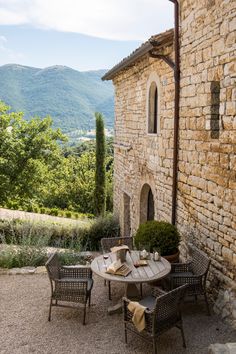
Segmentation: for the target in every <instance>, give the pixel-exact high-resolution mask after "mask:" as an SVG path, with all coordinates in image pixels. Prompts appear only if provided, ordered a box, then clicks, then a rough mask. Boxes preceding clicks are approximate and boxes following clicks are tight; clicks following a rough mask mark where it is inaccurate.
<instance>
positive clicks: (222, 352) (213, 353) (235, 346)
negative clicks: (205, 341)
mask: <svg viewBox="0 0 236 354" xmlns="http://www.w3.org/2000/svg"><path fill="white" fill-rule="evenodd" d="M208 354H236V343H226V344H218V343H216V344H211V345H210V346H209V348H208Z"/></svg>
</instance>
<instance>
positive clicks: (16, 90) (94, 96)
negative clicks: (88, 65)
mask: <svg viewBox="0 0 236 354" xmlns="http://www.w3.org/2000/svg"><path fill="white" fill-rule="evenodd" d="M104 73H105V70H98V71H87V72H80V71H77V70H74V69H71V68H69V67H66V66H59V65H56V66H52V67H48V68H45V69H37V68H32V67H27V66H21V65H17V64H7V65H3V66H1V67H0V83H1V84H0V99H1V100H3V101H4V102H6V103H7V104H8V105H10V106H11V107H12V110H15V111H23V112H24V113H25V117H26V119H29V118H30V117H32V116H36V115H37V116H40V117H45V116H46V115H50V116H51V117H52V118H53V121H54V126H55V127H60V128H61V129H62V130H63V132H65V133H69V132H73V131H75V130H78V129H83V130H90V129H92V128H94V112H96V111H99V112H101V113H103V114H104V116H105V119H106V126H107V127H108V128H111V127H113V121H114V117H113V116H114V101H113V87H112V84H111V83H110V82H103V81H101V76H102V75H103V74H104Z"/></svg>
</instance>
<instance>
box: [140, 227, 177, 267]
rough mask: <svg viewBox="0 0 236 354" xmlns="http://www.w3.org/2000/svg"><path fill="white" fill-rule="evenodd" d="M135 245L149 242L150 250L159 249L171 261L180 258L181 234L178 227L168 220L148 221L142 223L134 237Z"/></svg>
mask: <svg viewBox="0 0 236 354" xmlns="http://www.w3.org/2000/svg"><path fill="white" fill-rule="evenodd" d="M134 243H135V246H136V247H137V248H138V247H139V245H140V244H149V245H150V252H153V251H154V250H155V249H158V250H159V251H160V253H161V256H162V257H165V258H166V259H167V260H168V261H170V262H177V261H178V258H179V250H178V246H179V243H180V235H179V232H178V230H177V228H176V227H175V226H174V225H172V224H170V223H168V222H166V221H156V220H152V221H147V222H145V223H144V224H141V225H140V226H139V228H138V230H137V232H136V235H135V237H134Z"/></svg>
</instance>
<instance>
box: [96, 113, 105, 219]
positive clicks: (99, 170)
mask: <svg viewBox="0 0 236 354" xmlns="http://www.w3.org/2000/svg"><path fill="white" fill-rule="evenodd" d="M95 118H96V170H95V191H94V197H95V214H96V215H104V213H105V210H106V170H105V133H104V121H103V116H102V114H101V113H95Z"/></svg>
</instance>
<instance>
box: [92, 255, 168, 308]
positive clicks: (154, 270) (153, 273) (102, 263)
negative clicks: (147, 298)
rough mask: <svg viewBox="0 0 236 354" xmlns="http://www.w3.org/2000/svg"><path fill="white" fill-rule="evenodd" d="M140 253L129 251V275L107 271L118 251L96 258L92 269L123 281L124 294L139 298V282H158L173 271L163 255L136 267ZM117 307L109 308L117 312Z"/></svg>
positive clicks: (102, 275) (108, 277)
mask: <svg viewBox="0 0 236 354" xmlns="http://www.w3.org/2000/svg"><path fill="white" fill-rule="evenodd" d="M139 253H140V252H139V251H130V252H127V254H126V260H125V263H126V265H127V266H128V267H129V268H130V269H131V272H130V273H129V274H128V275H127V276H121V275H114V274H110V273H107V268H108V267H109V265H110V264H111V263H112V262H114V261H115V260H116V253H112V252H110V253H106V254H103V255H100V256H98V257H96V258H94V260H93V261H92V263H91V269H92V271H93V272H94V273H95V274H97V275H99V276H100V277H102V278H104V279H106V280H108V281H112V282H113V281H115V282H120V283H123V284H124V285H125V289H124V296H126V297H128V298H137V297H138V296H139V291H138V288H137V284H142V283H152V282H156V281H158V280H160V279H162V278H164V277H166V276H167V275H168V274H169V273H170V271H171V265H170V263H169V262H168V261H167V260H166V259H165V258H163V257H161V258H160V259H159V260H158V261H154V260H152V259H147V265H145V266H139V267H136V266H135V264H137V262H138V261H139V259H140V258H139ZM151 256H152V255H151ZM151 258H152V257H151ZM115 308H117V309H118V308H119V306H118V305H116V306H115V307H114V306H113V307H110V308H108V312H109V313H112V312H115Z"/></svg>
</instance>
